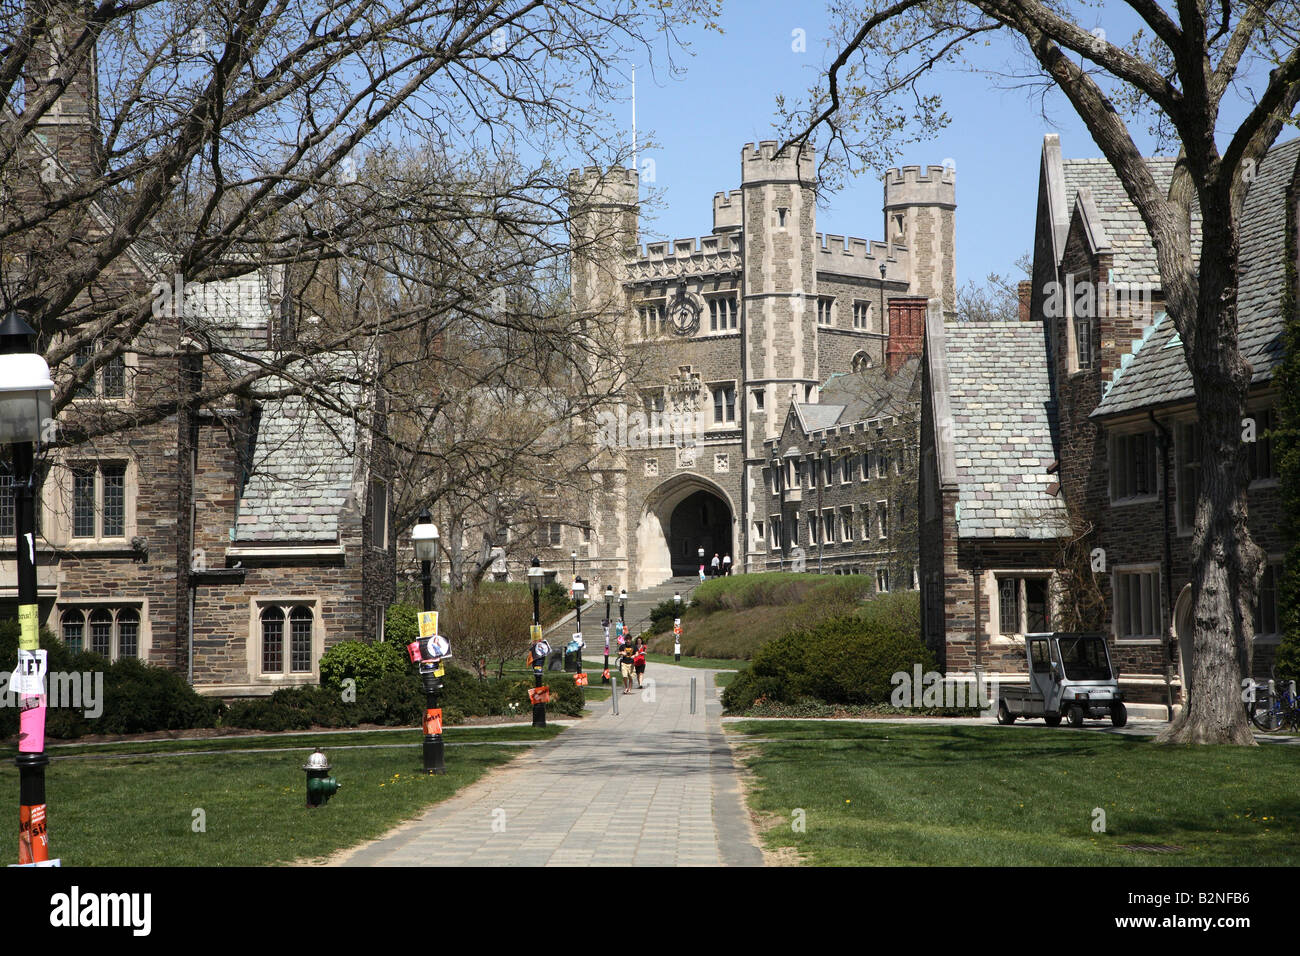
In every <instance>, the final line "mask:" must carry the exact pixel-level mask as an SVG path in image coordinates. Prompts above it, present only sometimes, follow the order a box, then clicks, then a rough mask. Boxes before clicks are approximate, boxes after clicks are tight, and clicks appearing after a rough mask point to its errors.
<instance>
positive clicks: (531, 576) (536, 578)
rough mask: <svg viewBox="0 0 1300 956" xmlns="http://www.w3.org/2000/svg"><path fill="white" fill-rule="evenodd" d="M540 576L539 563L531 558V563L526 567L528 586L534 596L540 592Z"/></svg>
mask: <svg viewBox="0 0 1300 956" xmlns="http://www.w3.org/2000/svg"><path fill="white" fill-rule="evenodd" d="M542 576H543V575H542V567H541V563H540V562H539V561H538V560H537V559H536V558H533V563H532V564H531V565H529V567H528V586H529V587H530V588H532V590H533V593H534V594H540V593H541V591H542Z"/></svg>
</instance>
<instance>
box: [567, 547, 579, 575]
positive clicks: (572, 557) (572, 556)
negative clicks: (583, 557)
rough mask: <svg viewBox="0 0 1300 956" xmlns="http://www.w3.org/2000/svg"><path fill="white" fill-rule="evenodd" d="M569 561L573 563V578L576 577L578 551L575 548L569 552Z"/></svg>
mask: <svg viewBox="0 0 1300 956" xmlns="http://www.w3.org/2000/svg"><path fill="white" fill-rule="evenodd" d="M569 563H571V564H572V565H573V574H572V577H573V578H575V579H576V578H577V577H578V552H577V551H576V550H574V551H570V552H569Z"/></svg>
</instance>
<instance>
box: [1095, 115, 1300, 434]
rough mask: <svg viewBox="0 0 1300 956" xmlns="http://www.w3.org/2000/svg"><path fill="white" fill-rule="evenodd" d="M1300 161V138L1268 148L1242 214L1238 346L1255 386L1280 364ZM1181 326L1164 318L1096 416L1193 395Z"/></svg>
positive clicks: (1138, 347)
mask: <svg viewBox="0 0 1300 956" xmlns="http://www.w3.org/2000/svg"><path fill="white" fill-rule="evenodd" d="M1297 160H1300V139H1296V140H1292V141H1290V142H1289V143H1283V144H1281V145H1280V146H1274V147H1273V148H1272V149H1271V150H1269V152H1268V154H1267V155H1266V156H1265V157H1264V159H1263V161H1262V162H1261V163H1260V164H1259V169H1258V172H1257V175H1256V177H1255V180H1254V182H1252V183H1251V185H1250V190H1249V191H1248V192H1247V193H1246V199H1245V203H1244V205H1243V207H1242V214H1241V252H1240V255H1239V262H1240V264H1241V280H1240V285H1239V287H1238V290H1237V321H1238V347H1239V348H1240V350H1241V354H1242V357H1243V358H1245V359H1246V361H1247V362H1249V363H1250V364H1251V366H1252V367H1253V368H1254V376H1253V378H1252V382H1253V383H1254V384H1260V383H1262V382H1267V381H1269V380H1270V379H1271V378H1272V377H1273V371H1274V369H1275V368H1276V367H1277V365H1278V363H1279V362H1281V360H1282V351H1283V338H1282V331H1283V330H1282V323H1283V315H1282V293H1283V290H1284V288H1285V285H1286V281H1287V278H1286V233H1287V202H1286V196H1287V189H1288V188H1289V186H1290V184H1291V181H1292V178H1293V177H1294V175H1295V171H1296V163H1297ZM1176 336H1177V329H1175V327H1174V323H1173V322H1172V321H1170V320H1169V319H1168V318H1167V317H1163V316H1162V317H1161V318H1160V319H1158V321H1157V322H1156V323H1155V324H1154V325H1153V327H1152V329H1151V331H1150V332H1149V334H1148V335H1147V336H1146V337H1145V338H1144V339H1143V340H1142V341H1141V342H1140V343H1138V344H1137V345H1136V346H1135V353H1134V354H1133V357H1132V358H1131V359H1129V360H1127V361H1126V362H1125V363H1124V364H1123V365H1122V366H1121V368H1120V369H1119V371H1118V372H1117V373H1116V375H1115V377H1114V378H1113V380H1112V382H1111V383H1110V386H1109V388H1108V390H1107V391H1106V394H1105V397H1104V398H1103V399H1102V400H1101V403H1100V404H1099V405H1098V406H1097V408H1096V409H1095V410H1094V411H1093V413H1092V415H1093V417H1104V416H1107V415H1116V414H1120V413H1123V412H1130V411H1134V410H1137V409H1140V408H1146V407H1151V406H1155V405H1161V404H1166V403H1170V402H1176V401H1185V400H1187V399H1189V398H1191V397H1192V395H1193V390H1192V376H1191V373H1190V372H1189V371H1188V369H1187V362H1186V359H1185V357H1184V355H1183V349H1182V345H1181V342H1180V340H1179V339H1177V338H1176Z"/></svg>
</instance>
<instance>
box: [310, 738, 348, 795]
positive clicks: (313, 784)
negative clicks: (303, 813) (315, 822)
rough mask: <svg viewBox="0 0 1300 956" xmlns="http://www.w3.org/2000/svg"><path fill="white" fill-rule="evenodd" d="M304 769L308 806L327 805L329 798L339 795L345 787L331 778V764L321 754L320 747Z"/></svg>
mask: <svg viewBox="0 0 1300 956" xmlns="http://www.w3.org/2000/svg"><path fill="white" fill-rule="evenodd" d="M302 769H303V770H305V771H307V806H309V807H319V806H320V805H321V804H323V803H327V802H328V801H329V798H330V797H332V796H334V794H336V793H338V791H339V788H340V787H341V786H343V785H342V784H341V783H339V782H338V781H337V780H335V779H334V778H333V777H331V776H329V772H330V762H329V760H328V759H327V758H326V757H325V755H324V754H323V753H321V749H320V748H319V747H317V748H316V752H315V753H313V754H312V755H311V756H310V757H308V758H307V762H306V763H305V764H303V766H302Z"/></svg>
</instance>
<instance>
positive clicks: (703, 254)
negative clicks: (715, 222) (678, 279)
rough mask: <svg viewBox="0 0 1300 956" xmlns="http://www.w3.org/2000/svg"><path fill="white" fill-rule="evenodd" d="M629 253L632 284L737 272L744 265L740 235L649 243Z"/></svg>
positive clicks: (629, 273)
mask: <svg viewBox="0 0 1300 956" xmlns="http://www.w3.org/2000/svg"><path fill="white" fill-rule="evenodd" d="M628 252H629V255H630V256H631V258H629V259H628V261H627V263H626V266H625V268H626V271H627V275H628V278H629V279H630V280H631V281H633V282H635V281H645V280H657V279H668V278H672V277H673V276H679V275H680V276H686V275H708V274H711V273H728V272H738V271H739V270H740V264H741V259H740V235H739V233H723V234H721V235H714V236H700V237H699V238H690V239H678V240H676V241H674V242H672V243H669V242H647V243H646V244H645V245H644V246H638V247H637V248H635V249H630V250H628Z"/></svg>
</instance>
